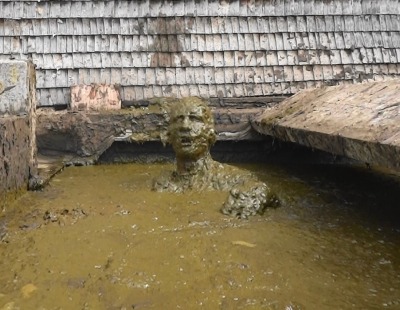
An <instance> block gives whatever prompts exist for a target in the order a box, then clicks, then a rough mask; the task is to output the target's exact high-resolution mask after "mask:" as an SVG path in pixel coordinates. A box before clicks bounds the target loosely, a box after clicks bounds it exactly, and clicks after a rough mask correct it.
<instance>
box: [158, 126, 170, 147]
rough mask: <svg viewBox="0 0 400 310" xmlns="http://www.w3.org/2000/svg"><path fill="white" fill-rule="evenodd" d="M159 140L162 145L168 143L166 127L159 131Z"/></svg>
mask: <svg viewBox="0 0 400 310" xmlns="http://www.w3.org/2000/svg"><path fill="white" fill-rule="evenodd" d="M160 140H161V143H162V144H163V145H164V146H166V145H167V144H168V143H170V134H169V130H168V129H167V128H165V129H163V130H161V131H160Z"/></svg>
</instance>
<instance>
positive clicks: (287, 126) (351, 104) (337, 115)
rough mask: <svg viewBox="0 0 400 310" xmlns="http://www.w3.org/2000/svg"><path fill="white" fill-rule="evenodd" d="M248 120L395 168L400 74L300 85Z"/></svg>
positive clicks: (399, 146) (264, 129)
mask: <svg viewBox="0 0 400 310" xmlns="http://www.w3.org/2000/svg"><path fill="white" fill-rule="evenodd" d="M252 124H253V127H254V128H255V129H256V130H257V131H258V132H260V133H263V134H266V135H271V136H274V137H276V138H279V139H282V140H285V141H291V142H296V143H299V144H303V145H306V146H309V147H312V148H316V149H321V150H324V151H328V152H331V153H333V154H337V155H344V156H347V157H350V158H353V159H357V160H360V161H365V162H367V163H370V164H376V165H381V166H386V167H389V168H394V169H397V170H400V80H392V81H388V82H374V83H365V84H355V85H342V86H336V87H325V88H319V89H314V90H306V91H302V92H300V93H298V94H296V95H295V96H293V97H291V98H289V99H287V100H285V101H283V102H282V103H280V104H279V105H276V106H273V107H272V108H269V109H267V110H265V111H264V113H262V114H261V115H260V116H257V117H256V118H255V119H254V120H253V123H252Z"/></svg>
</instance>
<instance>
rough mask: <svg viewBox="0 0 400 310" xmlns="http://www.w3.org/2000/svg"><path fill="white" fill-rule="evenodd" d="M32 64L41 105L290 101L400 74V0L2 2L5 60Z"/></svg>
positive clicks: (0, 48)
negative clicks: (101, 93) (88, 92)
mask: <svg viewBox="0 0 400 310" xmlns="http://www.w3.org/2000/svg"><path fill="white" fill-rule="evenodd" d="M9 57H14V58H28V57H30V58H32V59H33V61H34V63H35V64H36V65H37V80H38V85H37V88H38V95H39V103H40V105H55V104H64V103H68V102H69V87H70V86H71V85H74V84H78V83H111V84H120V85H121V92H122V99H123V100H139V99H143V98H151V97H155V96H189V95H199V96H203V97H242V96H269V95H290V94H293V93H296V92H297V91H298V90H300V89H304V88H309V87H315V86H319V85H323V84H328V85H334V84H345V83H353V82H359V81H364V80H381V79H387V78H392V77H395V76H398V75H399V74H400V66H399V63H400V5H399V1H398V0H381V1H372V0H353V1H348V0H303V1H302V0H300V1H299V0H265V1H261V0H258V1H256V0H240V1H239V0H232V1H223V0H219V1H215V0H208V1H203V0H202V1H198V0H191V1H183V0H181V1H160V0H159V1H155V0H141V1H76V0H75V1H45V0H42V1H40V2H33V1H2V0H0V58H9Z"/></svg>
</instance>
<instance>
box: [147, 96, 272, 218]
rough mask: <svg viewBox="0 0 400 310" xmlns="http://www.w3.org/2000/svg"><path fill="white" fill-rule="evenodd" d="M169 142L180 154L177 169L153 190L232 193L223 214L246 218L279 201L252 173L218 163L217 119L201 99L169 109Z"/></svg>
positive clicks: (177, 103) (180, 102) (183, 101)
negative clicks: (213, 149) (213, 153)
mask: <svg viewBox="0 0 400 310" xmlns="http://www.w3.org/2000/svg"><path fill="white" fill-rule="evenodd" d="M165 140H166V142H167V143H170V144H171V145H172V147H173V149H174V151H175V154H176V170H175V171H173V172H172V173H171V174H169V175H167V176H163V177H160V178H159V179H157V180H155V181H154V183H153V190H155V191H160V192H162V191H168V192H176V193H183V192H186V191H188V190H198V191H203V190H221V191H227V192H229V195H228V198H227V200H226V201H225V203H224V205H223V206H222V209H221V211H222V212H223V213H224V214H229V215H232V216H236V217H241V218H246V217H248V216H250V215H255V214H257V213H259V214H261V213H263V211H264V210H265V208H267V207H268V206H276V204H277V199H276V198H275V195H273V194H272V193H271V190H270V189H269V187H268V186H267V185H266V184H265V183H262V182H260V181H259V180H258V179H257V177H255V176H254V175H253V174H251V173H249V172H248V171H242V170H240V169H238V168H235V167H232V166H229V165H223V164H221V163H218V162H216V161H214V160H213V159H212V158H211V155H210V147H211V146H212V145H213V144H214V142H215V140H216V134H215V131H214V120H213V116H212V113H211V110H210V108H209V107H208V105H207V103H206V102H205V101H204V100H203V99H201V98H198V97H187V98H183V99H177V100H176V101H174V102H172V103H170V106H169V125H168V129H167V132H166V137H165Z"/></svg>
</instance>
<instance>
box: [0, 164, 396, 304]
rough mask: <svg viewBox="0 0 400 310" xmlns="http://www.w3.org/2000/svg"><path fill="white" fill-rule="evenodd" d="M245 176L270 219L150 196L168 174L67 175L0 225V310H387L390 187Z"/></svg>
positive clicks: (337, 177) (115, 169) (392, 288)
mask: <svg viewBox="0 0 400 310" xmlns="http://www.w3.org/2000/svg"><path fill="white" fill-rule="evenodd" d="M246 168H248V169H251V170H253V171H255V172H256V173H258V174H259V175H260V178H261V179H262V180H264V181H266V182H267V183H268V184H271V186H273V187H274V188H275V189H276V191H277V192H279V193H281V196H282V197H283V200H284V205H283V206H282V207H280V208H278V209H273V210H268V211H267V212H266V213H265V214H264V215H263V216H256V217H253V218H251V219H249V220H237V219H232V218H230V217H226V216H224V215H222V214H221V213H219V208H220V206H221V205H222V203H223V201H224V200H225V198H226V193H219V192H206V193H191V194H170V193H155V192H151V191H150V187H151V180H152V179H153V177H155V176H157V175H158V174H159V173H160V172H161V171H163V170H165V169H172V165H168V164H155V165H143V164H129V165H114V166H92V167H76V168H75V167H70V168H67V169H66V170H65V171H64V172H62V173H61V174H59V175H57V176H56V177H55V178H54V179H53V180H52V181H51V184H50V186H48V187H47V188H46V189H45V190H44V191H43V192H31V193H28V194H26V195H25V196H23V197H22V198H21V199H19V200H18V201H17V202H16V204H15V206H14V207H13V209H10V210H5V211H4V212H3V214H2V217H1V220H0V221H1V223H2V225H3V226H2V227H3V230H2V231H3V242H2V243H1V244H0V283H1V286H0V309H200V308H204V309H374V308H375V309H381V308H388V309H397V308H398V307H400V272H399V268H400V267H399V266H400V265H399V263H400V248H399V242H400V238H399V237H400V224H399V222H398V218H399V217H398V215H399V210H396V209H398V205H399V203H398V202H399V199H400V197H399V196H400V191H399V189H400V182H399V178H398V177H396V176H393V177H388V176H381V175H376V174H374V173H372V172H369V171H364V170H362V169H358V168H350V167H341V166H324V165H315V166H312V165H308V166H307V165H304V166H295V165H294V166H292V167H290V166H286V168H283V167H281V166H279V165H268V164H265V165H258V166H247V167H246ZM0 226H1V225H0ZM4 227H7V231H6V230H5V228H4Z"/></svg>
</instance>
